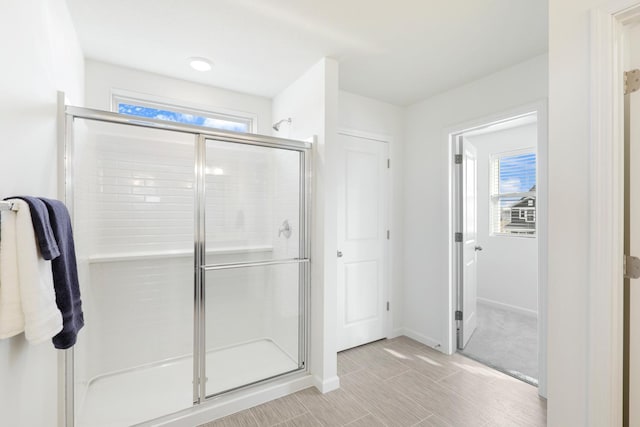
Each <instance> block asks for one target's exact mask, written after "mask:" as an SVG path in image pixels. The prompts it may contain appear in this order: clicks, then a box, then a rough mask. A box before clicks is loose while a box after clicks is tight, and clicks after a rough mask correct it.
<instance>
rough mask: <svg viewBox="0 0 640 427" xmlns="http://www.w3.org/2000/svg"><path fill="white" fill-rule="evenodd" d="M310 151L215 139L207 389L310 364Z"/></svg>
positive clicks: (210, 169) (210, 178) (210, 146)
mask: <svg viewBox="0 0 640 427" xmlns="http://www.w3.org/2000/svg"><path fill="white" fill-rule="evenodd" d="M303 159H304V157H303V153H301V152H299V151H293V150H287V149H278V148H272V147H264V146H255V145H247V144H234V143H229V142H224V141H217V140H211V139H207V140H206V167H205V175H206V178H205V200H206V202H205V205H206V216H205V218H206V221H205V229H206V257H205V262H204V266H203V269H204V270H205V272H206V273H205V276H204V289H203V293H204V301H205V304H206V305H205V308H206V316H205V322H204V330H205V333H204V335H205V337H206V354H205V356H204V359H205V360H204V367H205V371H206V378H207V380H206V389H205V395H206V396H211V395H217V394H219V393H221V392H225V391H229V390H233V389H235V388H238V387H241V386H245V385H248V384H252V383H254V382H256V381H260V380H262V379H265V378H270V377H274V376H277V375H281V374H283V373H287V372H292V371H295V370H298V369H301V368H302V367H303V357H302V354H301V351H300V349H301V348H302V347H301V344H302V342H301V337H302V332H303V328H304V324H303V321H302V320H303V316H302V315H303V312H304V305H303V302H304V298H303V292H304V290H303V289H302V288H301V284H302V283H304V281H303V280H300V276H301V274H304V269H305V266H304V261H301V260H304V258H305V254H304V250H305V248H304V240H303V239H304V237H305V234H306V233H305V230H304V226H305V222H304V221H305V218H304V210H302V209H301V206H302V202H303V201H304V181H303V180H301V177H302V176H303V171H304V164H303V163H302V161H303Z"/></svg>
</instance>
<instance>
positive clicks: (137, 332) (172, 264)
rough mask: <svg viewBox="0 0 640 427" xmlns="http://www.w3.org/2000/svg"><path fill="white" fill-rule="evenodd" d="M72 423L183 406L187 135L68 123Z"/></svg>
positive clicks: (188, 385)
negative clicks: (79, 321) (73, 291)
mask: <svg viewBox="0 0 640 427" xmlns="http://www.w3.org/2000/svg"><path fill="white" fill-rule="evenodd" d="M72 130H73V136H74V138H73V142H72V150H70V151H69V152H72V153H73V157H72V161H73V165H72V167H71V168H69V171H73V174H72V175H69V176H67V182H68V183H73V199H72V200H73V209H72V211H73V215H74V232H75V233H74V234H75V238H76V251H77V254H78V271H79V278H80V284H81V293H82V298H83V308H84V313H85V321H86V325H85V327H84V328H83V330H82V331H81V332H80V335H79V338H78V343H77V344H76V346H75V348H74V362H75V366H74V371H75V373H74V377H75V384H74V388H75V393H74V394H75V411H76V413H75V419H76V425H77V426H87V427H89V426H90V427H100V426H113V425H132V424H136V423H139V422H143V421H147V420H149V419H153V418H156V417H160V416H163V415H166V414H167V413H170V412H175V411H179V410H182V409H185V408H189V407H190V406H191V405H192V404H193V396H192V394H193V393H192V380H193V311H194V310H193V307H194V303H193V293H194V291H193V289H194V288H193V277H194V273H193V271H194V265H195V264H194V263H195V259H194V247H193V241H194V228H195V224H194V210H195V192H194V189H195V174H194V164H195V154H196V141H197V138H196V136H195V135H189V134H186V133H179V132H172V131H167V130H161V129H151V128H143V127H137V126H131V125H128V124H119V123H109V122H104V121H96V120H87V119H81V118H75V119H73V128H72Z"/></svg>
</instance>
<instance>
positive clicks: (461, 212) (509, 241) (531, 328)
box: [450, 110, 544, 386]
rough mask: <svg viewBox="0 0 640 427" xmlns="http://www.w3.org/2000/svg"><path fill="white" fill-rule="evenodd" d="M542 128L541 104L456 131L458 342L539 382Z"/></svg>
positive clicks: (455, 305) (482, 357) (454, 327)
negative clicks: (538, 106) (522, 111)
mask: <svg viewBox="0 0 640 427" xmlns="http://www.w3.org/2000/svg"><path fill="white" fill-rule="evenodd" d="M540 128H541V126H540V123H539V117H538V111H537V110H535V111H529V112H526V113H519V114H512V115H511V116H505V117H504V118H501V119H498V120H496V119H493V120H487V121H485V122H484V123H480V124H478V125H476V126H471V127H466V128H463V129H462V130H459V131H457V132H453V133H451V134H450V142H451V144H452V150H453V164H454V166H453V168H452V187H451V188H452V193H451V194H452V201H453V216H452V224H453V231H454V235H453V251H452V266H453V271H452V276H453V279H454V280H452V295H453V298H452V306H453V307H452V308H453V310H452V330H453V333H454V343H455V349H456V351H458V352H460V353H461V354H464V355H465V356H467V357H470V358H472V359H475V360H477V361H480V362H481V363H484V364H485V365H487V366H490V367H492V368H494V369H497V370H500V371H502V372H505V373H507V374H509V375H511V376H514V377H516V378H518V379H520V380H523V381H525V382H528V383H530V384H533V385H536V386H537V385H538V384H539V380H540V378H541V370H544V366H542V367H541V366H540V361H541V360H543V357H542V355H543V354H544V353H543V350H542V349H541V348H540V347H541V346H540V345H539V343H540V342H541V341H543V340H544V334H543V333H542V328H541V326H540V325H539V322H538V319H539V318H541V317H542V313H543V311H544V310H541V307H542V306H543V304H541V300H542V299H541V298H540V295H541V293H542V289H540V285H539V284H540V280H539V271H540V263H539V257H538V254H539V236H540V229H539V227H538V223H539V221H538V219H539V217H540V213H541V212H540V206H539V199H540V195H539V194H538V189H539V188H540V186H539V183H538V176H539V170H540V163H539V161H538V158H539V149H538V148H539V147H538V142H539V140H540V136H541V135H539V133H540Z"/></svg>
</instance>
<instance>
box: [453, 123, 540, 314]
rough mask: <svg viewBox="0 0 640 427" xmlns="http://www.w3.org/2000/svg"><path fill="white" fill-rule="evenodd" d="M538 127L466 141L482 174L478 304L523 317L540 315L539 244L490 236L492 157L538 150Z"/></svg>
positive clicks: (528, 239)
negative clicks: (492, 306) (523, 315)
mask: <svg viewBox="0 0 640 427" xmlns="http://www.w3.org/2000/svg"><path fill="white" fill-rule="evenodd" d="M537 138H538V132H537V124H536V123H532V124H528V125H524V126H518V127H513V128H510V129H505V130H502V131H497V132H490V133H485V134H481V135H475V136H469V137H467V138H465V143H469V144H471V145H473V146H474V147H476V149H477V155H478V157H477V159H478V169H477V170H478V172H477V185H478V205H477V209H478V245H480V246H482V248H483V250H482V252H478V273H477V274H478V301H479V302H485V303H489V304H492V305H496V306H498V307H501V308H504V309H508V310H514V311H517V312H520V313H525V314H532V315H537V313H538V244H537V238H536V237H524V236H499V235H492V234H491V233H490V227H491V225H490V222H489V220H490V218H491V215H490V203H489V200H490V197H491V194H490V188H491V187H490V170H491V167H490V163H491V156H492V155H495V154H500V153H506V152H509V151H515V150H520V149H527V148H528V149H533V150H535V149H536V146H537V143H538V140H537Z"/></svg>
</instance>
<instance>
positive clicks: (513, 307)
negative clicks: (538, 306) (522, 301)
mask: <svg viewBox="0 0 640 427" xmlns="http://www.w3.org/2000/svg"><path fill="white" fill-rule="evenodd" d="M478 303H479V304H484V305H489V306H491V307H496V308H501V309H503V310H508V311H512V312H514V313H519V314H524V315H525V316H531V317H535V318H537V317H538V312H537V311H535V310H531V309H528V308H524V307H518V306H517V305H511V304H505V303H503V302H499V301H494V300H491V299H488V298H481V297H478Z"/></svg>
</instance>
